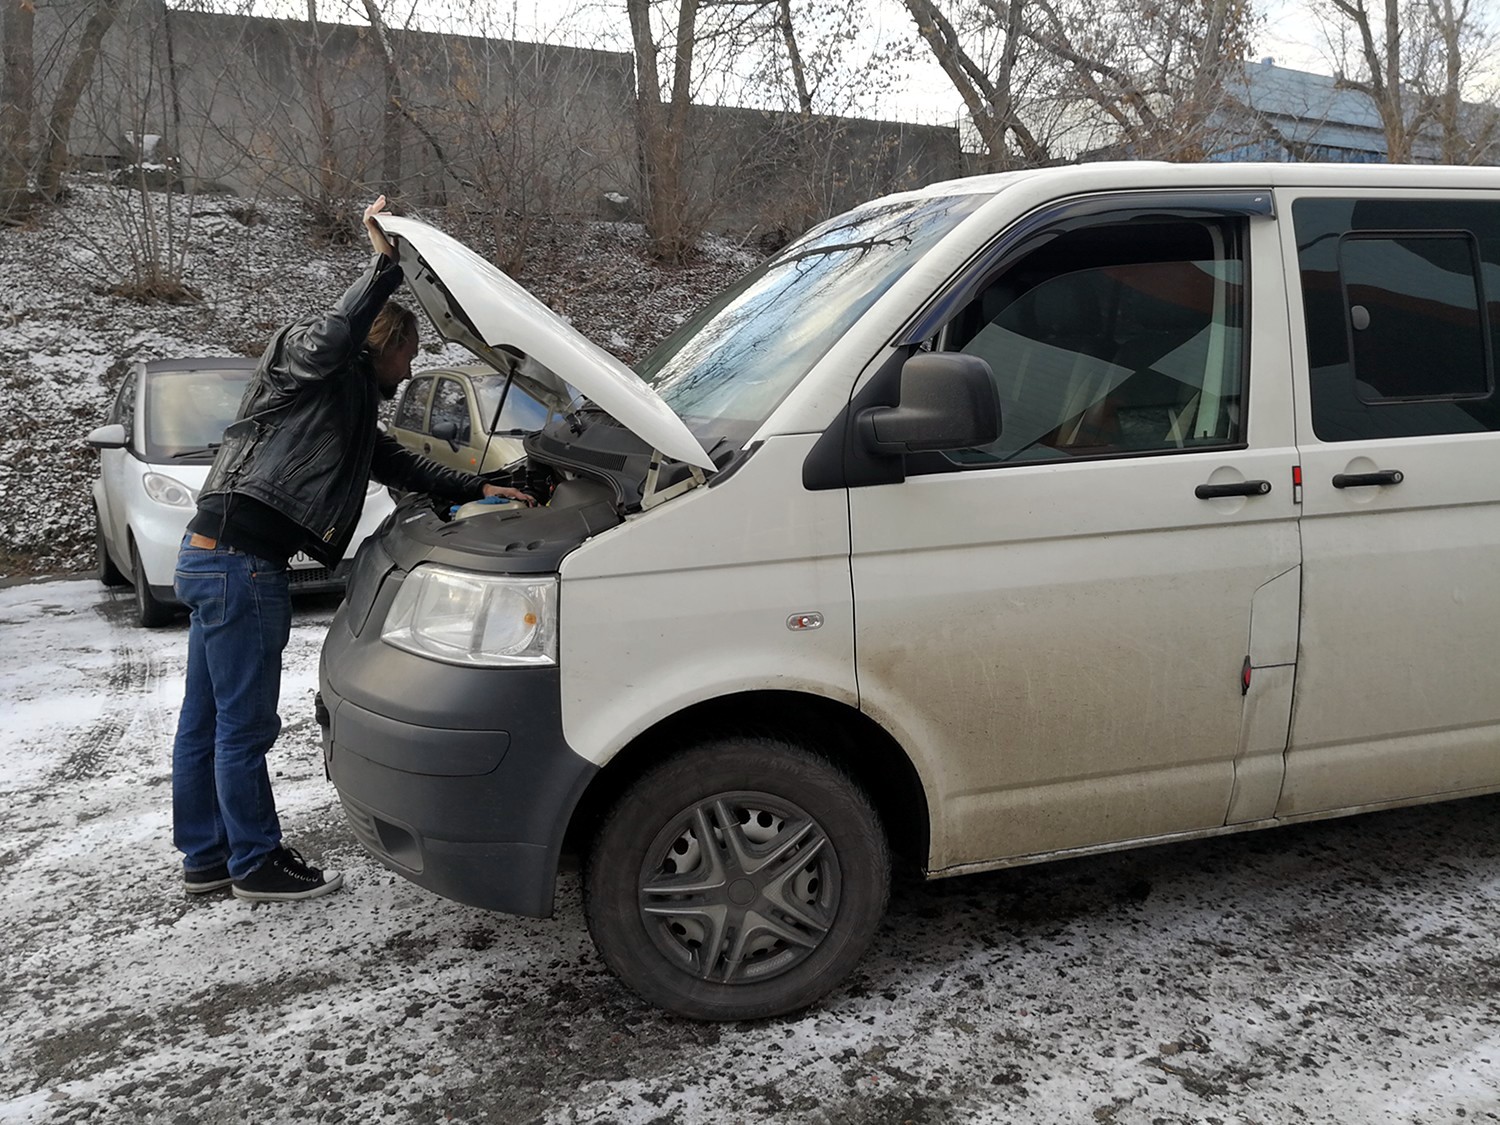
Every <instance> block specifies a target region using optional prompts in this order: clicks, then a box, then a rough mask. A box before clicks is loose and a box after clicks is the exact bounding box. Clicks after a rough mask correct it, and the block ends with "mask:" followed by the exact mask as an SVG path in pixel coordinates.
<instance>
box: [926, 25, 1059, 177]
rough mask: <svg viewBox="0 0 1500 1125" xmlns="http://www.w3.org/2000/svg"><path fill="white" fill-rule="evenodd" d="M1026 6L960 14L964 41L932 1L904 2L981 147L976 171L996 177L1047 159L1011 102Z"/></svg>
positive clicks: (1023, 47)
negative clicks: (1008, 169)
mask: <svg viewBox="0 0 1500 1125" xmlns="http://www.w3.org/2000/svg"><path fill="white" fill-rule="evenodd" d="M1030 2H1033V0H1009V2H1008V3H1006V4H1004V5H996V4H990V3H980V4H978V5H977V6H970V7H965V8H961V13H962V15H961V18H963V19H966V20H967V27H966V28H964V30H968V31H970V32H972V34H971V35H968V36H965V35H963V34H961V28H960V27H959V26H955V24H954V22H953V21H952V20H951V19H949V17H948V16H947V15H946V14H945V13H944V12H943V10H942V9H941V8H940V7H939V6H938V4H937V0H905V3H906V9H907V11H908V12H910V13H911V17H912V19H913V20H915V21H916V25H917V31H918V32H919V33H920V34H921V36H922V38H923V39H924V40H925V41H926V43H927V45H928V47H929V48H930V49H931V50H932V55H933V58H935V59H936V60H937V63H938V65H939V66H940V67H942V68H943V73H944V74H946V75H947V76H948V80H949V81H950V82H952V83H953V88H954V89H955V90H957V91H958V94H959V96H960V97H961V98H962V99H963V102H964V106H965V107H966V108H967V109H968V112H969V120H970V121H971V122H972V123H973V126H974V129H975V131H976V132H977V133H978V135H979V141H980V144H981V145H982V146H983V152H982V155H981V156H980V161H979V165H980V170H981V171H986V172H999V171H1004V170H1005V169H1007V168H1015V167H1025V166H1028V165H1035V164H1043V163H1046V162H1047V161H1048V160H1049V159H1050V153H1049V152H1048V150H1047V148H1046V146H1045V145H1044V144H1043V143H1042V142H1041V141H1039V140H1038V139H1037V137H1036V135H1035V134H1034V133H1033V132H1032V129H1031V127H1030V126H1029V125H1028V124H1027V122H1026V121H1025V120H1024V113H1023V111H1022V107H1021V105H1020V104H1018V101H1017V98H1016V90H1017V78H1018V68H1019V67H1020V66H1021V64H1022V60H1023V54H1024V52H1025V51H1026V48H1027V44H1026V42H1025V39H1026V36H1025V27H1026V25H1025V18H1026V15H1027V4H1028V3H1030ZM966 41H967V42H966ZM969 43H973V44H974V47H975V49H971V47H970V45H969Z"/></svg>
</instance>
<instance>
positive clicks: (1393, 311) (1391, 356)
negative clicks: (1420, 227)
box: [1339, 234, 1489, 402]
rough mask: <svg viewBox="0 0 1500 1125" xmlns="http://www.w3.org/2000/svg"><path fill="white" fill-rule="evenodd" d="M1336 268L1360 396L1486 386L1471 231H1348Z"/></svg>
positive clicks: (1434, 393) (1437, 393)
mask: <svg viewBox="0 0 1500 1125" xmlns="http://www.w3.org/2000/svg"><path fill="white" fill-rule="evenodd" d="M1339 273H1340V274H1341V276H1342V277H1343V281H1344V307H1345V308H1346V309H1348V315H1349V327H1350V330H1351V335H1350V339H1351V342H1352V353H1353V360H1354V386H1355V393H1356V394H1358V395H1359V397H1360V398H1361V399H1363V400H1364V401H1366V402H1379V401H1382V400H1387V399H1403V398H1406V399H1410V398H1447V397H1452V396H1455V395H1483V394H1486V393H1487V392H1488V391H1489V372H1488V365H1487V364H1486V362H1485V354H1484V353H1485V347H1484V323H1483V319H1482V317H1481V308H1480V292H1479V254H1478V252H1477V248H1476V247H1475V245H1474V240H1473V238H1472V237H1471V236H1470V235H1467V234H1448V235H1426V236H1423V235H1405V236H1402V237H1397V238H1385V237H1369V236H1365V235H1351V236H1350V237H1348V238H1346V239H1344V244H1343V246H1342V247H1341V248H1340V252H1339Z"/></svg>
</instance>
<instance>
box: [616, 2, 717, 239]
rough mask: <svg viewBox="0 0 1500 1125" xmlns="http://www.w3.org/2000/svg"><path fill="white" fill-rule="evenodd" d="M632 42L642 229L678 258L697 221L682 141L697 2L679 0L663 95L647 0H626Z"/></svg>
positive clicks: (689, 94) (689, 100) (689, 92)
mask: <svg viewBox="0 0 1500 1125" xmlns="http://www.w3.org/2000/svg"><path fill="white" fill-rule="evenodd" d="M625 7H626V11H627V12H628V14H629V16H630V34H631V39H632V41H633V42H634V44H635V66H636V112H637V115H638V117H637V120H638V128H639V130H640V143H641V164H642V166H643V170H644V173H645V181H646V216H645V218H646V231H647V233H648V234H649V235H650V237H651V246H652V250H653V252H654V253H655V254H656V256H657V257H658V258H661V259H663V260H666V261H681V260H682V259H683V258H684V257H686V255H687V253H688V251H689V250H691V249H692V247H693V244H694V242H695V241H696V240H697V235H698V232H699V230H700V229H701V223H700V221H699V219H698V216H697V215H696V214H695V212H696V211H697V210H699V209H698V208H695V207H693V206H692V201H691V200H690V199H689V196H688V192H687V190H686V188H687V185H686V183H685V182H684V179H683V167H682V155H683V152H682V150H683V139H684V135H685V133H686V131H687V119H688V111H689V109H690V108H691V106H692V78H693V52H694V50H695V49H696V47H697V42H698V41H697V33H698V27H697V24H698V7H699V0H678V6H677V20H676V29H675V32H674V34H673V35H672V37H671V38H670V39H669V40H668V42H667V44H666V48H665V50H662V51H661V52H660V53H662V54H665V55H666V56H667V58H668V60H669V62H670V64H671V68H672V85H671V89H670V92H669V93H665V94H664V90H665V89H666V87H664V86H663V85H662V79H661V72H660V68H659V67H658V65H657V54H658V46H657V42H656V34H655V31H654V29H653V27H652V22H651V2H650V0H626V4H625Z"/></svg>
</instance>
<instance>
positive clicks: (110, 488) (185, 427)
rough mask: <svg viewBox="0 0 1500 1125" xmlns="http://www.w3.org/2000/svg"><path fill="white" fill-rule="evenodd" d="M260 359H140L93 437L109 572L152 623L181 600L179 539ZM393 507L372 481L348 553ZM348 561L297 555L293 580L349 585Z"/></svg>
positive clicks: (102, 549) (300, 587)
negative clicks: (329, 563) (330, 563)
mask: <svg viewBox="0 0 1500 1125" xmlns="http://www.w3.org/2000/svg"><path fill="white" fill-rule="evenodd" d="M255 365H256V361H255V360H253V359H245V358H240V357H230V358H225V357H221V356H211V357H203V358H195V359H157V360H149V361H144V362H138V363H136V364H134V365H133V366H132V368H131V370H130V373H129V374H128V375H126V377H125V381H124V382H123V383H122V384H121V385H120V390H119V393H118V394H117V395H116V396H115V402H114V406H113V407H111V409H110V412H109V419H108V421H107V422H106V423H105V424H104V425H103V426H100V427H99V428H98V429H96V430H94V431H93V432H92V433H91V434H89V436H88V437H87V438H86V439H85V440H86V441H87V442H88V444H89V445H92V446H93V447H94V448H96V449H98V450H99V476H98V478H97V479H96V480H95V481H94V528H95V532H94V540H95V551H96V559H97V567H98V575H99V580H100V581H101V582H103V583H104V584H105V585H106V586H123V585H126V584H127V583H128V584H130V585H132V586H134V587H135V604H136V614H137V617H138V619H139V621H140V623H141V624H142V625H144V626H146V627H147V628H155V627H157V626H161V625H165V624H167V623H168V622H169V621H171V620H172V618H173V616H174V615H175V614H176V612H177V610H178V609H179V608H180V607H179V605H178V602H177V598H176V595H175V594H174V593H173V592H172V574H173V571H174V570H175V569H176V564H177V548H178V546H179V544H180V543H181V542H182V534H183V532H184V531H185V530H186V529H187V523H188V520H189V519H191V518H192V515H193V511H194V509H195V508H196V506H197V502H198V489H199V488H200V487H202V484H203V479H204V477H206V476H207V475H208V467H209V465H210V464H212V463H213V459H214V451H215V450H216V449H217V448H218V444H219V439H220V438H221V437H222V436H223V433H224V427H225V426H227V425H229V423H230V422H232V421H234V415H235V411H236V409H237V408H238V407H239V404H240V398H241V397H242V396H243V395H244V393H245V387H246V386H247V385H248V384H249V382H250V376H251V375H252V374H253V373H254V371H255ZM391 507H392V505H391V500H390V497H389V495H388V494H387V493H386V490H385V488H384V487H383V486H382V485H379V484H377V483H376V482H374V481H371V482H370V488H369V493H368V495H367V496H366V497H365V508H364V514H363V515H362V517H361V518H360V522H359V527H358V529H357V530H356V531H355V533H354V539H353V540H352V541H351V542H350V544H349V553H348V557H350V558H352V557H353V555H354V552H355V550H356V549H357V548H358V546H359V544H360V543H361V542H362V541H363V540H364V538H365V536H366V535H368V534H369V533H370V532H371V531H373V530H374V529H375V528H376V527H377V526H378V525H379V523H380V521H381V520H383V519H384V518H385V517H386V515H387V514H388V513H389V512H390V511H391ZM347 570H348V565H347V561H346V562H340V563H339V565H338V566H337V567H336V568H334V570H333V571H331V572H330V571H329V570H328V568H326V567H324V566H323V565H321V564H320V563H318V562H317V561H316V560H315V559H313V558H311V557H309V556H307V555H302V554H299V555H298V556H297V557H296V558H294V559H292V572H291V581H292V589H293V590H294V591H300V592H312V591H326V590H337V589H342V588H343V586H344V581H345V577H346V572H347Z"/></svg>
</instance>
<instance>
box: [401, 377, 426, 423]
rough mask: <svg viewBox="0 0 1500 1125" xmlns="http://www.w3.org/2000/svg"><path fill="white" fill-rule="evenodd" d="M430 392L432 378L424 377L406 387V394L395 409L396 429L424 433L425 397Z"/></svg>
mask: <svg viewBox="0 0 1500 1125" xmlns="http://www.w3.org/2000/svg"><path fill="white" fill-rule="evenodd" d="M431 392H432V376H431V375H424V376H422V377H421V378H419V379H413V380H412V381H411V382H410V383H408V384H407V385H406V394H404V395H403V396H402V398H401V405H400V406H399V407H397V408H396V428H397V429H398V430H415V431H417V433H425V432H426V427H425V426H424V425H423V423H424V422H425V421H426V418H427V396H428V395H429V394H430V393H431Z"/></svg>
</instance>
